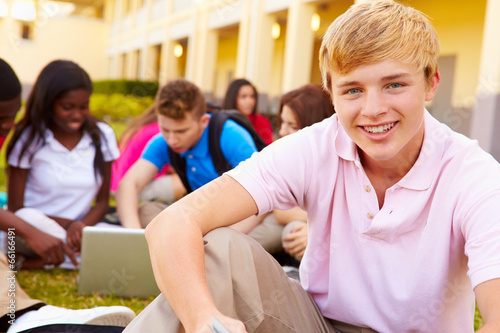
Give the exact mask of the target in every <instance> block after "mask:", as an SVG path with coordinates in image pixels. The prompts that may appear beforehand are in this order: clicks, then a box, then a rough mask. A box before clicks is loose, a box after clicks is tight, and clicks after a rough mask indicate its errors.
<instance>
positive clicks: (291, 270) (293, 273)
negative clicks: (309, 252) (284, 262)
mask: <svg viewBox="0 0 500 333" xmlns="http://www.w3.org/2000/svg"><path fill="white" fill-rule="evenodd" d="M282 268H283V270H284V271H285V273H286V275H287V276H288V277H289V278H291V279H294V280H297V281H299V282H300V274H299V269H298V268H296V267H293V266H283V267H282Z"/></svg>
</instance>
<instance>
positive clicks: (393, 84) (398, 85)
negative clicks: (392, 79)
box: [389, 83, 403, 89]
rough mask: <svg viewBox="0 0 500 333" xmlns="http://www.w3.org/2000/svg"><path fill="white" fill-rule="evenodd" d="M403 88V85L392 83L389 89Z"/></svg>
mask: <svg viewBox="0 0 500 333" xmlns="http://www.w3.org/2000/svg"><path fill="white" fill-rule="evenodd" d="M402 86H403V85H402V84H401V83H391V84H390V85H389V87H390V88H392V89H396V88H400V87H402Z"/></svg>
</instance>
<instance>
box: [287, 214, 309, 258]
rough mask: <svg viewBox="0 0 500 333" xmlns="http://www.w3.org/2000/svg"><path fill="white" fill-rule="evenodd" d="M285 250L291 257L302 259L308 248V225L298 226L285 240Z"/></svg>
mask: <svg viewBox="0 0 500 333" xmlns="http://www.w3.org/2000/svg"><path fill="white" fill-rule="evenodd" d="M283 241H284V242H283V249H284V250H285V251H286V252H288V253H289V254H290V255H292V256H294V257H296V258H298V259H302V257H303V256H304V252H305V250H306V246H307V224H305V223H303V224H298V225H296V226H294V227H293V229H292V231H290V233H289V234H288V235H286V236H285V237H284V238H283Z"/></svg>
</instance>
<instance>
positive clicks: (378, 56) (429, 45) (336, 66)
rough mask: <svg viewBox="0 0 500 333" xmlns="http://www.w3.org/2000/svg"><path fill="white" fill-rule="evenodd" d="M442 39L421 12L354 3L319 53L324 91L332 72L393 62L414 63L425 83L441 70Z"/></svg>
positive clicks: (384, 3)
mask: <svg viewBox="0 0 500 333" xmlns="http://www.w3.org/2000/svg"><path fill="white" fill-rule="evenodd" d="M438 54H439V40H438V37H437V34H436V31H435V30H434V28H433V26H432V25H431V23H430V22H429V20H428V19H427V18H426V16H425V15H424V14H423V13H421V12H420V11H418V10H416V9H414V8H411V7H407V6H404V5H402V4H398V3H396V2H394V1H390V0H381V1H373V2H366V3H360V4H355V5H353V6H351V7H350V8H349V9H348V10H347V11H346V12H345V13H344V14H342V15H340V16H339V17H338V18H337V19H336V20H335V21H334V22H333V23H332V24H331V25H330V27H329V28H328V30H327V32H326V34H325V36H324V37H323V42H322V44H321V49H320V52H319V66H320V70H321V77H322V81H323V88H324V89H325V90H327V91H328V92H331V89H332V87H331V85H332V83H331V76H330V73H331V72H332V71H334V72H336V73H338V74H340V75H345V74H348V73H350V72H351V71H353V70H354V69H356V68H357V67H359V66H361V65H367V64H373V63H377V62H380V61H383V60H387V59H392V60H396V61H403V62H406V63H409V64H414V65H416V66H417V67H418V69H419V70H423V71H424V75H425V79H426V82H427V83H429V82H430V80H431V78H432V77H433V76H434V74H435V73H436V72H437V70H438V64H437V57H438Z"/></svg>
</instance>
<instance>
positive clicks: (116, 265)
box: [78, 227, 160, 298]
mask: <svg viewBox="0 0 500 333" xmlns="http://www.w3.org/2000/svg"><path fill="white" fill-rule="evenodd" d="M82 237H83V238H82V252H81V264H80V276H79V282H78V292H79V293H80V294H89V293H93V292H96V293H98V294H101V295H110V294H114V295H116V296H118V297H144V298H146V297H150V296H157V295H158V294H160V290H159V289H158V286H157V285H156V281H155V278H154V275H153V269H152V267H151V261H150V258H149V250H148V246H147V243H146V238H145V236H144V229H126V228H112V227H109V228H105V227H85V228H84V229H83V235H82Z"/></svg>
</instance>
